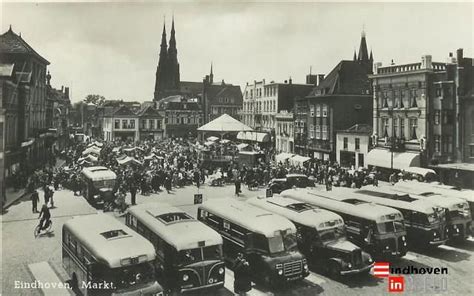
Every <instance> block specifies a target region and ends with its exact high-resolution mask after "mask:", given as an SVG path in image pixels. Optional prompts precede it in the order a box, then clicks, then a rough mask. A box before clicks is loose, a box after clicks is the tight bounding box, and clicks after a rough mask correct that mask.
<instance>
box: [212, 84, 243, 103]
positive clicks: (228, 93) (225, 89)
mask: <svg viewBox="0 0 474 296" xmlns="http://www.w3.org/2000/svg"><path fill="white" fill-rule="evenodd" d="M207 97H208V98H209V99H210V100H213V99H215V98H219V97H227V98H235V99H236V100H235V103H236V104H238V103H239V102H241V101H242V92H241V91H240V86H238V85H229V84H224V85H222V84H221V85H210V86H209V88H208V89H207Z"/></svg>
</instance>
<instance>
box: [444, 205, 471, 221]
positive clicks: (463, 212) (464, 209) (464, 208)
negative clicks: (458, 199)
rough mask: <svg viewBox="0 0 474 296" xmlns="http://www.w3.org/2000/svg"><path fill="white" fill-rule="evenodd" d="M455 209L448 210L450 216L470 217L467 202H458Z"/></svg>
mask: <svg viewBox="0 0 474 296" xmlns="http://www.w3.org/2000/svg"><path fill="white" fill-rule="evenodd" d="M457 207H458V208H457V209H455V210H451V211H449V215H450V217H451V218H461V219H464V218H471V210H470V209H469V205H468V204H462V203H460V204H458V205H457Z"/></svg>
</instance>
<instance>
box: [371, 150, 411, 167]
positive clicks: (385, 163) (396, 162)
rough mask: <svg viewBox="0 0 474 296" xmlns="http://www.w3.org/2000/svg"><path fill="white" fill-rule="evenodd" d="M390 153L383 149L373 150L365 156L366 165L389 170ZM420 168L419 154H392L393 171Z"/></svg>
mask: <svg viewBox="0 0 474 296" xmlns="http://www.w3.org/2000/svg"><path fill="white" fill-rule="evenodd" d="M391 159H392V152H390V151H389V150H385V149H373V150H371V151H369V153H368V154H367V164H368V165H371V166H376V167H383V168H391ZM419 166H420V154H419V153H413V152H393V169H395V170H404V169H407V168H408V167H419Z"/></svg>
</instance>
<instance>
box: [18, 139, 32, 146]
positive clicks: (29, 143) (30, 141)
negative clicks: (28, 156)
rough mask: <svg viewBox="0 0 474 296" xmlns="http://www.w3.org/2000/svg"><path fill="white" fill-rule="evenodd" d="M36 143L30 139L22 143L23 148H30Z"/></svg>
mask: <svg viewBox="0 0 474 296" xmlns="http://www.w3.org/2000/svg"><path fill="white" fill-rule="evenodd" d="M34 142H35V139H30V140H28V141H25V142H22V143H21V147H28V146H30V145H33V143H34Z"/></svg>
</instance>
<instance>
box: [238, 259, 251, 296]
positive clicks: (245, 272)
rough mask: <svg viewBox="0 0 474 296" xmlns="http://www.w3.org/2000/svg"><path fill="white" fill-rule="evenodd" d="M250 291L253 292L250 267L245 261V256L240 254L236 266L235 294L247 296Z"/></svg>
mask: <svg viewBox="0 0 474 296" xmlns="http://www.w3.org/2000/svg"><path fill="white" fill-rule="evenodd" d="M250 290H252V281H251V280H250V265H249V263H248V262H247V260H245V258H244V255H243V254H242V253H239V254H238V255H237V259H236V260H235V264H234V293H236V294H238V295H246V294H247V292H249V291H250Z"/></svg>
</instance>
